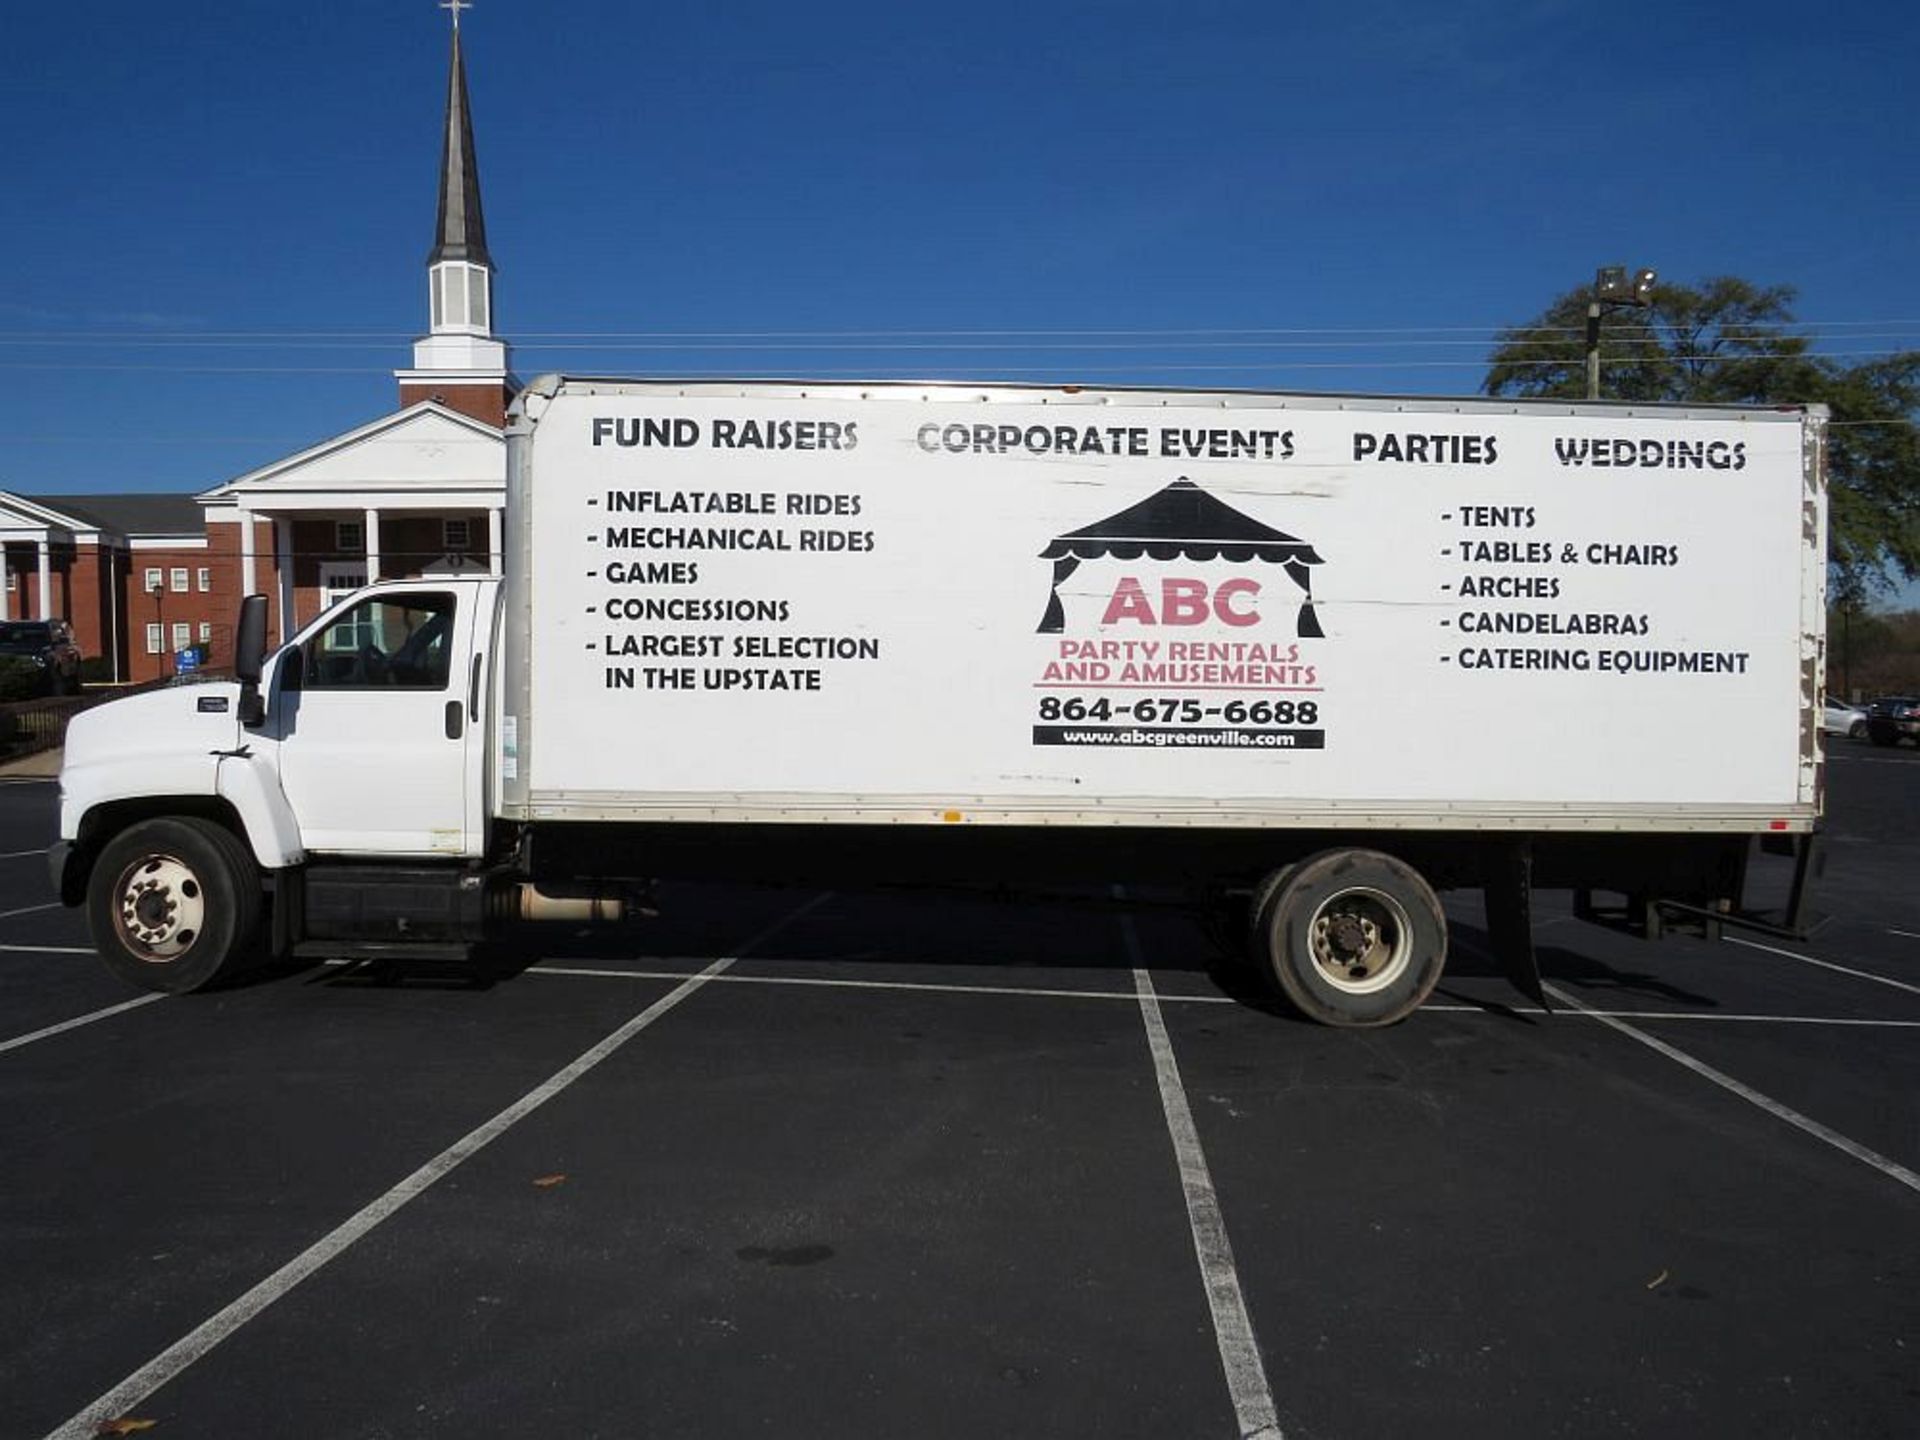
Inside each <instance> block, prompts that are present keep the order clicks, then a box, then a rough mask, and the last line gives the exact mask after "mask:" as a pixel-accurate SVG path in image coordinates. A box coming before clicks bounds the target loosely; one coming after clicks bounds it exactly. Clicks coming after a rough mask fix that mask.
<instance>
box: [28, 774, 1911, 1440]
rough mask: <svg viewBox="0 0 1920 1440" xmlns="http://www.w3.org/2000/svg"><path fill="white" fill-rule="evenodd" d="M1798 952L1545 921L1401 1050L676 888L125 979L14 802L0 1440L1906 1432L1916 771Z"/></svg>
mask: <svg viewBox="0 0 1920 1440" xmlns="http://www.w3.org/2000/svg"><path fill="white" fill-rule="evenodd" d="M1829 793H1830V800H1829V814H1830V820H1829V842H1830V843H1829V853H1830V857H1831V858H1830V864H1829V870H1828V874H1827V877H1826V880H1825V883H1824V887H1823V891H1822V895H1823V900H1822V909H1823V910H1825V911H1827V912H1828V915H1827V918H1826V919H1825V921H1824V922H1823V923H1822V925H1821V926H1820V928H1819V930H1818V931H1817V933H1816V934H1815V935H1814V936H1813V938H1812V940H1811V941H1810V942H1809V943H1807V944H1804V945H1799V944H1778V943H1775V942H1772V941H1766V940H1750V941H1748V942H1745V943H1738V944H1736V943H1732V942H1727V943H1721V944H1716V945H1709V944H1706V943H1704V942H1701V941H1697V940H1691V939H1674V940H1670V941H1668V942H1665V943H1662V944H1659V945H1648V944H1644V943H1641V942H1637V941H1634V940H1631V939H1628V938H1626V937H1623V936H1618V935H1615V934H1612V933H1609V932H1606V931H1602V930H1599V929H1596V928H1594V927H1591V926H1587V925H1583V924H1580V923H1578V922H1576V921H1574V920H1572V919H1571V918H1570V917H1569V916H1568V915H1567V913H1566V908H1565V906H1564V904H1562V903H1560V902H1559V900H1558V898H1557V897H1548V898H1546V899H1545V900H1544V901H1543V903H1542V904H1541V906H1540V907H1539V918H1538V926H1539V931H1538V937H1537V938H1538V941H1539V944H1540V946H1541V950H1542V963H1543V967H1544V970H1545V973H1546V977H1547V980H1548V983H1549V985H1550V986H1551V987H1552V989H1553V991H1554V992H1555V994H1556V995H1557V996H1558V997H1559V1001H1560V1005H1561V1013H1558V1014H1556V1015H1554V1016H1551V1017H1543V1016H1541V1015H1539V1014H1537V1013H1533V1012H1530V1011H1529V1010H1527V1009H1526V1008H1525V1007H1524V1005H1523V1004H1522V1003H1521V1002H1520V1001H1519V1000H1518V999H1517V997H1516V996H1514V994H1513V993H1512V992H1511V991H1510V990H1509V989H1508V987H1507V986H1506V985H1505V983H1504V982H1503V981H1501V980H1500V979H1498V978H1497V977H1496V976H1495V975H1494V973H1493V971H1492V967H1491V966H1490V965H1488V964H1487V963H1485V961H1484V958H1483V957H1482V956H1480V955H1478V954H1476V949H1477V946H1478V943H1479V940H1478V937H1479V930H1478V924H1477V907H1476V905H1475V904H1474V903H1472V902H1471V901H1467V900H1462V901H1459V902H1457V903H1454V904H1451V905H1450V909H1452V911H1453V913H1454V919H1455V934H1456V948H1455V957H1454V960H1453V961H1452V963H1451V964H1450V967H1449V972H1448V977H1447V979H1445V980H1443V981H1442V985H1441V989H1440V991H1439V993H1437V994H1436V995H1435V997H1434V999H1433V1001H1432V1003H1430V1004H1429V1005H1428V1006H1427V1007H1426V1008H1425V1009H1424V1010H1423V1011H1422V1012H1421V1013H1420V1014H1418V1015H1417V1016H1415V1017H1414V1018H1413V1019H1411V1020H1410V1021H1408V1022H1407V1023H1405V1024H1403V1025H1400V1026H1397V1027H1395V1028H1393V1029H1391V1030H1387V1031H1379V1032H1364V1033H1362V1032H1333V1031H1327V1030H1322V1029H1317V1028H1315V1027H1312V1026H1309V1025H1306V1024H1302V1023H1298V1022H1295V1021H1292V1020H1290V1019H1287V1018H1285V1017H1283V1016H1280V1015H1277V1014H1275V1013H1272V1012H1271V1011H1270V1010H1269V1008H1268V1007H1267V1006H1266V1005H1265V1003H1264V1002H1263V1001H1261V1000H1260V999H1259V997H1258V992H1257V991H1255V990H1253V989H1252V988H1250V986H1249V984H1248V982H1247V980H1246V979H1245V977H1243V976H1241V975H1239V974H1237V973H1236V972H1235V971H1234V970H1233V969H1232V967H1231V966H1230V965H1228V964H1227V963H1226V962H1225V961H1223V960H1222V959H1221V958H1220V957H1219V956H1218V955H1217V954H1216V953H1215V952H1214V951H1213V950H1212V949H1211V947H1210V946H1209V944H1208V943H1207V941H1206V939H1205V938H1204V936H1203V934H1202V933H1201V930H1200V928H1199V927H1198V926H1197V925H1196V924H1195V923H1194V922H1193V921H1192V920H1191V919H1190V918H1189V917H1188V916H1187V915H1185V914H1183V913H1181V912H1179V911H1175V910H1170V909H1163V908H1156V907H1147V908H1142V909H1138V910H1131V911H1115V910H1114V909H1112V908H1106V907H1101V906H1097V905H1094V904H1090V903H1089V904H1077V903H1069V902H1067V901H1064V900H1063V901H1062V902H1061V903H1045V904H1037V903H1029V904H1010V903H1004V902H997V901H994V900H990V899H984V898H975V897H966V896H946V895H930V894H921V893H912V894H890V895H880V896H851V895H840V894H824V895H823V894H820V893H818V892H781V891H740V890H732V889H725V888H720V887H715V888H711V889H684V890H679V891H675V892H672V893H670V894H669V895H668V896H667V897H666V898H667V900H668V902H669V903H668V904H667V906H666V907H665V913H664V914H663V916H662V918H661V919H660V920H659V921H657V922H653V923H652V924H650V925H649V926H647V927H646V928H645V929H642V930H639V931H636V932H631V933H627V934H624V935H622V936H619V937H617V938H594V937H589V936H576V935H566V934H561V935H557V936H554V937H551V938H550V939H549V941H548V942H547V943H545V944H543V945H542V946H541V947H540V948H539V949H538V950H537V951H533V952H529V953H528V954H526V955H524V956H522V957H521V958H522V959H523V960H528V961H532V962H533V963H531V964H530V965H529V966H528V967H527V968H525V969H520V970H517V971H515V972H510V973H507V974H504V975H502V976H501V977H499V978H497V979H495V980H493V981H491V982H490V983H484V984H473V983H469V982H468V980H467V979H466V978H465V977H463V976H461V975H458V974H455V973H450V972H444V971H441V972H435V971H420V972H410V973H406V974H402V975H398V976H394V975H381V974H374V973H369V972H367V971H365V970H362V969H358V968H355V967H341V966H313V967H309V968H306V969H302V970H297V971H287V972H282V973H278V974H274V975H268V976H264V977H261V978H259V979H257V980H256V981H254V982H253V983H249V984H247V985H245V986H243V987H241V988H237V989H232V990H228V991H225V992H222V993H218V994H212V995H205V996H193V997H186V998H182V999H165V1000H162V999H158V998H153V997H144V996H140V995H137V994H134V993H132V992H129V991H127V990H124V989H122V988H120V987H119V986H118V985H117V984H116V982H114V981H113V980H111V979H110V978H109V977H108V976H107V975H106V973H105V971H104V970H103V969H102V968H101V967H100V965H99V964H98V962H97V961H95V960H94V959H92V958H91V956H90V955H89V954H88V953H87V952H86V949H85V947H86V939H85V933H84V926H83V924H82V922H81V920H80V918H79V917H78V915H77V914H76V913H74V912H70V911H66V910H63V909H61V908H59V907H57V906H56V905H54V904H53V903H52V901H51V900H50V890H49V886H48V882H47V879H46V876H45V873H44V870H45V867H44V856H43V854H42V852H43V851H44V847H45V846H47V845H48V844H49V843H50V841H51V840H52V839H53V833H54V809H55V795H54V788H53V786H52V785H51V784H50V783H46V782H35V781H11V782H7V781H0V1153H3V1154H4V1155H5V1157H6V1184H5V1186H4V1189H3V1191H0V1276H4V1277H5V1278H4V1283H3V1284H0V1437H14V1436H23V1437H24V1436H42V1435H56V1434H57V1435H91V1434H96V1433H146V1434H150V1435H152V1436H154V1437H156V1440H161V1437H166V1436H173V1435H179V1436H256V1435H286V1436H356V1437H360V1436H414V1435H432V1434H460V1435H467V1436H477V1435H514V1436H528V1435H537V1436H554V1435H567V1436H631V1435H645V1436H702V1437H722V1436H737V1435H749V1434H761V1433H780V1434H785V1435H805V1436H836V1437H837V1436H901V1435H913V1436H949V1435H950V1436H984V1435H993V1436H1015V1435H1019V1436H1057V1435H1063V1434H1090V1435H1099V1436H1102V1437H1131V1436H1165V1435H1183V1436H1222V1437H1230V1436H1235V1435H1243V1434H1255V1433H1258V1434H1279V1435H1285V1436H1287V1437H1346V1436H1355V1437H1397V1436H1415V1435H1418V1436H1434V1435H1445V1436H1452V1435H1472V1436H1475V1437H1489V1436H1514V1437H1540V1436H1560V1435H1564V1436H1587V1435H1636V1436H1641V1435H1663V1436H1664V1435H1686V1436H1702V1435H1707V1436H1720V1435H1726V1436H1761V1435H1764V1436H1806V1435H1835V1436H1882V1435H1883V1436H1896V1435H1899V1436H1906V1435H1911V1434H1913V1433H1915V1430H1916V1417H1917V1416H1920V1175H1916V1173H1915V1172H1916V1171H1920V884H1916V883H1915V881H1916V876H1920V823H1917V822H1920V752H1915V751H1912V750H1904V749H1903V750H1900V751H1897V752H1889V751H1881V750H1872V749H1869V748H1868V747H1866V746H1862V745H1851V744H1847V743H1845V742H1841V743H1839V744H1838V745H1836V746H1835V747H1834V753H1833V756H1832V760H1831V763H1830V765H1829Z"/></svg>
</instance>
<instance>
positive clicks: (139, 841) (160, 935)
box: [87, 818, 261, 995]
mask: <svg viewBox="0 0 1920 1440" xmlns="http://www.w3.org/2000/svg"><path fill="white" fill-rule="evenodd" d="M260 911H261V896H260V880H259V874H258V872H257V871H256V869H255V868H254V863H253V856H252V855H251V854H249V853H248V851H247V849H246V847H245V846H244V845H243V844H241V842H240V841H239V840H238V839H236V838H235V837H234V835H233V833H232V832H231V831H229V830H227V829H225V828H224V827H222V826H220V825H216V824H214V823H213V822H211V821H208V820H200V819H190V818H180V819H164V820H144V821H142V822H140V823H139V824H137V825H135V826H133V827H131V828H130V829H128V830H126V831H123V832H122V833H121V834H119V835H116V836H115V837H114V838H113V839H112V840H110V841H108V842H107V845H106V848H105V849H103V850H102V851H101V852H100V857H99V859H98V860H96V861H95V862H94V867H93V875H92V878H91V879H90V880H89V881H88V883H87V924H88V927H89V928H90V929H91V930H92V932H93V943H94V948H95V949H97V950H98V951H99V952H100V955H101V958H102V959H104V960H105V961H106V963H107V968H108V969H109V970H111V971H113V973H114V974H116V975H118V976H119V977H120V978H121V979H123V980H126V981H128V982H130V983H131V984H134V985H138V986H140V987H141V988H142V989H146V990H159V991H163V992H165V993H167V994H173V995H178V994H182V993H184V992H186V991H189V990H199V989H202V988H203V987H205V986H208V985H211V984H212V983H213V982H214V981H216V980H218V979H220V978H221V977H222V976H224V975H229V974H231V973H233V972H234V971H235V970H237V969H239V968H240V964H241V962H242V961H243V960H245V959H246V958H248V957H249V956H250V954H251V952H252V951H253V948H254V942H255V940H256V937H257V935H258V932H259V929H260Z"/></svg>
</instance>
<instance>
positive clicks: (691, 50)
mask: <svg viewBox="0 0 1920 1440" xmlns="http://www.w3.org/2000/svg"><path fill="white" fill-rule="evenodd" d="M463 23H464V40H465V44H466V49H467V61H468V73H469V79H470V82H471V88H472V94H473V102H474V123H475V129H476V134H477V145H478V150H479V155H480V161H481V169H482V182H483V187H484V190H485V198H486V210H487V227H488V239H489V243H490V246H491V249H492V251H493V255H494V259H495V262H496V264H497V265H498V267H499V278H498V282H497V291H496V297H497V306H498V314H499V321H500V329H501V331H502V333H503V334H504V335H505V336H506V337H507V338H508V339H509V340H511V341H512V342H513V343H514V346H515V350H514V360H515V368H516V370H517V371H518V372H519V373H521V374H522V375H532V374H536V373H539V372H540V371H543V370H551V369H565V368H571V369H575V370H582V371H596V372H602V373H634V374H658V375H691V374H709V373H728V374H761V375H771V374H782V375H791V374H809V375H829V374H831V375H847V376H860V375H865V376H894V375H915V376H935V377H938V376H963V375H965V376H999V377H1004V378H1014V379H1028V378H1030V379H1057V380H1082V381H1089V382H1100V381H1108V382H1125V383H1139V384H1155V383H1168V384H1191V385H1216V384H1217V385H1235V386H1262V387H1274V388H1294V389H1328V390H1357V391H1381V392H1410V393H1420V392H1424V393H1469V392H1471V391H1472V390H1473V389H1474V388H1475V386H1476V385H1477V383H1478V381H1479V379H1480V375H1481V370H1482V367H1481V361H1482V360H1483V358H1484V355H1485V351H1486V341H1487V339H1488V338H1489V336H1490V335H1491V333H1492V331H1493V330H1494V329H1495V328H1497V327H1498V326H1500V325H1503V324H1510V323H1514V322H1517V321H1521V320H1524V319H1526V318H1528V317H1529V316H1531V315H1533V314H1535V313H1537V312H1538V311H1539V310H1540V309H1541V308H1543V307H1544V305H1545V304H1546V303H1547V301H1548V300H1550V299H1551V298H1552V297H1553V296H1554V295H1556V294H1557V293H1559V292H1560V291H1562V290H1565V289H1568V288H1571V287H1572V286H1574V285H1577V284H1580V283H1583V282H1584V281H1585V280H1586V279H1588V278H1589V277H1590V276H1591V273H1592V270H1593V268H1594V266H1596V265H1598V264H1605V263H1614V262H1621V263H1630V264H1644V265H1652V266H1655V267H1657V268H1658V269H1659V270H1660V271H1661V272H1662V273H1663V274H1665V275H1668V276H1671V277H1673V278H1676V279H1680V280H1697V279H1700V278H1702V277H1704V276H1707V275H1712V274H1718V273H1732V274H1739V275H1744V276H1746V277H1748V278H1750V279H1753V280H1756V281H1761V282H1766V283H1784V284H1790V285H1793V286H1795V287H1797V288H1798V290H1799V292H1800V301H1799V314H1800V316H1801V317H1802V319H1803V320H1804V321H1806V322H1808V328H1809V329H1810V330H1811V331H1813V332H1814V333H1815V334H1817V335H1818V336H1820V337H1821V338H1820V346H1821V348H1823V349H1827V350H1831V351H1835V352H1863V351H1865V352H1877V351H1886V350H1892V349H1902V348H1915V347H1920V266H1916V264H1915V259H1916V248H1917V247H1916V245H1915V237H1916V235H1917V234H1920V184H1917V183H1916V175H1917V174H1920V168H1917V167H1916V165H1915V160H1914V141H1915V137H1916V135H1920V103H1916V100H1915V98H1914V95H1915V88H1914V77H1913V57H1914V56H1915V54H1917V53H1920V15H1916V13H1915V12H1914V11H1913V10H1911V9H1910V8H1909V7H1905V6H1890V5H1886V4H1884V3H1854V0H1837V3H1830V4H1827V5H1825V6H1822V7H1818V8H1814V9H1809V8H1807V7H1805V6H1801V5H1785V4H1773V3H1759V4H1748V5H1745V6H1742V7H1739V8H1738V9H1737V10H1736V9H1735V8H1734V7H1727V6H1721V5H1697V6H1695V5H1685V4H1673V3H1669V4H1663V5H1657V6H1656V5H1642V4H1634V3H1624V4H1610V5H1594V4H1591V3H1578V4H1575V3H1562V0H1499V3H1484V0H1465V3H1456V4H1451V5H1438V4H1431V3H1428V4H1401V3H1387V0H1346V3H1339V4H1319V3H1280V0H1264V3H1239V0H1189V3H1186V4H1182V5H1177V6H1176V5H1172V4H1165V3H1160V4H1135V3H1129V0H1100V3H1049V0H1027V3H1024V4H1019V5H1010V4H1001V3H996V0H979V3H974V4H971V5H968V6H964V7H946V6H943V7H933V6H920V5H914V4H912V3H901V0H892V3H876V4H867V3H836V0H821V3H818V4H816V5H814V6H811V7H807V6H798V5H794V4H792V3H783V4H770V3H769V4H762V3H731V4H727V3H720V4H710V5H635V4H631V3H622V0H572V3H569V4H566V5H554V4H538V5H536V4H532V3H527V0H479V3H478V4H477V5H476V6H475V8H474V9H472V10H470V11H468V12H466V14H465V18H464V22H463ZM446 34H447V14H446V12H445V11H443V10H440V9H438V8H436V6H435V5H434V4H433V3H432V0H332V3H329V4H326V5H304V6H291V5H285V4H267V3H254V0H239V3H231V4H228V5H226V6H223V7H221V8H219V9H217V10H216V9H214V8H212V7H174V8H172V9H169V8H166V7H160V6H155V5H153V4H151V3H150V0H149V3H144V4H138V5H136V4H131V3H123V0H98V3H95V4H93V5H90V6H87V7H84V8H80V9H71V8H64V7H53V6H36V7H26V8H23V9H22V10H21V11H20V12H19V13H16V14H11V15H10V16H9V21H8V44H7V47H6V54H5V57H4V58H0V82H3V83H0V131H3V133H5V134H6V135H8V136H9V137H10V139H11V141H12V143H11V144H10V145H9V153H8V169H7V187H6V197H7V199H6V204H5V208H4V212H3V214H0V219H3V223H0V274H4V275H5V277H6V282H5V287H4V289H0V366H4V368H5V370H6V380H7V384H8V388H9V390H10V392H11V395H12V397H13V402H14V403H13V407H12V409H13V413H14V416H15V419H14V422H13V426H12V429H13V430H14V432H15V434H16V443H14V444H13V445H10V446H8V447H7V449H6V452H5V453H4V454H0V488H4V489H9V490H15V491H24V492H27V493H58V492H77V491H106V490H199V489H204V488H206V487H208V486H211V485H214V484H217V483H219V482H220V481H222V480H225V479H228V478H230V477H232V476H233V475H236V474H240V473H243V472H244V471H246V470H249V469H251V468H253V467H254V466H256V465H259V464H262V463H265V462H267V461H269V460H272V459H275V458H278V457H279V456H282V455H284V454H287V453H288V452H290V451H292V450H295V449H298V448H300V447H302V446H304V445H307V444H310V443H312V442H314V441H316V440H319V439H322V438H324V437H326V436H328V435H331V434H334V433H337V432H339V431H341V430H344V429H347V428H349V427H351V426H353V425H356V424H358V423H361V422H363V421H365V420H368V419H371V418H373V417H375V416H377V415H379V414H381V413H384V412H385V411H387V410H388V409H390V408H391V407H392V405H393V403H394V402H395V398H396V396H395V389H394V385H393V381H392V378H391V371H392V370H393V369H394V368H395V367H396V366H401V365H404V364H406V363H408V360H409V354H410V352H409V348H408V347H409V343H410V342H411V340H412V339H413V337H414V336H415V335H416V334H417V333H418V331H419V330H420V329H422V328H424V325H425V304H426V301H425V283H424V275H425V270H424V261H425V257H426V252H427V248H428V246H429V244H430V243H431V240H432V227H433V199H434V192H433V186H434V179H435V169H436V165H437V160H438V151H437V144H436V142H437V131H438V125H439V120H440V114H441V107H442V105H443V102H444V84H445V66H446V44H447V39H446ZM769 332H778V333H780V334H781V336H782V337H783V338H779V339H753V340H748V339H743V338H741V337H742V336H743V335H745V334H749V333H750V334H752V335H755V336H765V335H767V334H769ZM796 332H797V333H796ZM859 332H867V333H865V334H861V333H859ZM872 332H885V337H886V338H884V339H879V338H876V337H875V336H874V334H873V333H872ZM901 332H913V333H910V334H903V333H901ZM956 332H966V333H956ZM979 332H995V333H985V334H983V333H979ZM1114 332H1131V333H1114ZM1228 332H1266V333H1255V334H1247V333H1238V334H1235V333H1228ZM1916 603H1920V599H1917V600H1916Z"/></svg>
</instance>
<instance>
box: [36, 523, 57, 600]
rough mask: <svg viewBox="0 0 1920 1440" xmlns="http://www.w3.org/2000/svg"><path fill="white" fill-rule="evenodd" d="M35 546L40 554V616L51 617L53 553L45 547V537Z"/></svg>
mask: <svg viewBox="0 0 1920 1440" xmlns="http://www.w3.org/2000/svg"><path fill="white" fill-rule="evenodd" d="M35 548H36V549H37V550H38V551H39V556H40V618H41V619H42V620H51V619H53V553H52V552H51V551H50V550H49V549H48V548H47V542H46V539H45V537H42V538H41V539H40V540H39V541H37V542H36V546H35Z"/></svg>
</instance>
